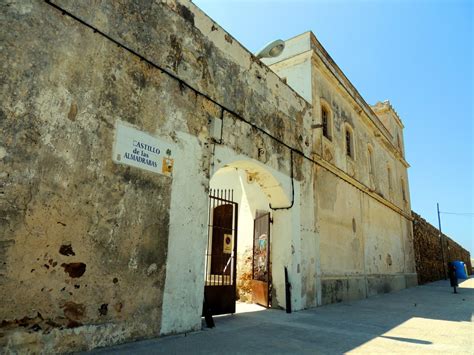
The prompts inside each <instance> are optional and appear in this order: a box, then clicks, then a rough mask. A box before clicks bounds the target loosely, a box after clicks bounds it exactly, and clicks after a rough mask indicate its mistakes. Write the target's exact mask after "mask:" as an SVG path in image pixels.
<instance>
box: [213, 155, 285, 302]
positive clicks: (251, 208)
mask: <svg viewBox="0 0 474 355" xmlns="http://www.w3.org/2000/svg"><path fill="white" fill-rule="evenodd" d="M215 161H216V162H217V164H215V166H214V173H213V175H212V178H211V179H210V188H211V189H230V190H233V193H234V201H235V202H237V203H238V204H239V227H238V241H237V280H238V281H237V288H238V297H240V300H241V301H244V302H249V301H252V298H251V292H252V290H251V288H250V280H251V279H252V262H253V259H252V256H253V249H252V248H253V245H254V220H255V218H256V217H257V216H261V215H262V214H265V213H270V218H271V220H272V221H273V224H271V225H270V227H269V229H270V236H271V237H270V245H271V247H270V265H271V267H270V270H269V272H271V285H272V288H271V294H270V295H269V296H270V298H271V300H272V307H278V306H282V305H284V304H285V283H284V267H285V266H290V264H291V263H292V260H291V255H292V252H291V250H292V234H293V230H292V229H293V228H292V227H293V213H292V212H293V211H291V210H284V209H283V210H278V209H277V210H274V209H272V208H271V207H273V208H278V207H288V206H290V205H291V203H292V200H291V199H292V187H291V178H290V177H289V176H288V175H285V174H282V173H281V172H278V171H276V170H274V169H272V168H271V167H270V166H267V165H264V164H262V163H260V162H258V161H255V160H253V159H250V158H248V157H245V156H238V155H236V154H229V150H227V149H226V152H225V154H222V155H219V153H218V152H216V160H215Z"/></svg>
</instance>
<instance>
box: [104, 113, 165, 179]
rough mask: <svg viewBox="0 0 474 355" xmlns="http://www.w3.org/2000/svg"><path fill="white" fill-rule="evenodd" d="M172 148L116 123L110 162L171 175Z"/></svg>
mask: <svg viewBox="0 0 474 355" xmlns="http://www.w3.org/2000/svg"><path fill="white" fill-rule="evenodd" d="M172 154H173V146H172V145H171V143H168V142H166V141H164V140H161V139H158V138H156V137H153V136H152V135H150V134H148V133H145V132H142V131H139V130H137V129H135V128H133V127H130V126H129V125H127V124H126V123H124V122H121V121H117V123H116V125H115V143H114V149H113V155H112V160H113V161H114V162H115V163H117V164H126V165H130V166H133V167H135V168H140V169H144V170H148V171H151V172H154V173H158V174H163V175H166V176H172V175H173V164H174V159H173V155H172Z"/></svg>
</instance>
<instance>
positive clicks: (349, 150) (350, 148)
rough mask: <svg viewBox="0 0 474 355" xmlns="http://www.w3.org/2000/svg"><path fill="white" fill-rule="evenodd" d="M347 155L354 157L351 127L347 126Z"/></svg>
mask: <svg viewBox="0 0 474 355" xmlns="http://www.w3.org/2000/svg"><path fill="white" fill-rule="evenodd" d="M346 155H347V156H348V157H351V158H354V142H353V139H352V132H351V131H350V129H349V128H346Z"/></svg>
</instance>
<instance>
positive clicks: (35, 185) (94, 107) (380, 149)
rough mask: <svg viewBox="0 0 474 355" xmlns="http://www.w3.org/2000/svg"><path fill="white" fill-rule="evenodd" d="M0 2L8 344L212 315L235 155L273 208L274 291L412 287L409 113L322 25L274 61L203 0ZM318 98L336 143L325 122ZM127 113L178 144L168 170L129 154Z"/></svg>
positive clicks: (349, 292) (300, 299)
mask: <svg viewBox="0 0 474 355" xmlns="http://www.w3.org/2000/svg"><path fill="white" fill-rule="evenodd" d="M1 16H2V24H3V26H4V28H8V31H2V32H1V38H0V40H1V42H2V44H3V48H2V62H3V66H2V71H1V80H2V82H3V83H4V84H3V86H2V95H1V96H2V110H1V116H0V130H1V132H2V135H1V137H0V179H1V186H0V188H1V195H0V226H1V229H0V260H1V261H2V263H1V266H0V294H1V295H2V302H1V304H0V322H1V328H0V334H1V335H0V346H2V347H3V348H4V349H6V350H7V351H8V350H12V351H26V350H30V351H33V352H41V351H42V352H45V353H47V352H57V351H68V350H84V349H90V348H94V347H98V346H106V345H110V344H115V343H119V342H124V341H129V340H133V339H139V338H146V337H153V336H159V335H162V334H173V333H182V332H189V331H193V330H197V329H200V327H201V312H202V301H203V288H204V254H205V250H206V242H207V233H208V226H207V224H208V192H209V186H210V181H211V178H213V177H215V176H216V175H218V173H222V172H224V173H229V174H230V172H231V170H232V171H233V172H232V173H235V172H238V173H239V174H240V176H241V178H242V177H243V176H248V177H251V179H250V178H249V180H248V184H246V185H245V184H242V186H243V189H244V188H246V189H248V191H254V190H257V189H258V190H259V191H260V194H261V195H258V194H257V192H252V193H253V199H252V196H250V198H249V199H248V200H249V202H248V203H249V206H250V207H249V210H248V211H247V213H248V215H249V216H250V217H249V218H250V220H251V216H252V215H254V214H255V210H256V208H267V209H269V210H271V213H272V226H271V229H272V241H271V250H272V252H271V264H272V270H271V273H272V306H274V307H284V306H285V304H286V302H291V304H292V307H293V309H294V310H299V309H304V308H308V307H313V306H317V305H321V304H325V303H330V302H338V301H341V300H345V299H354V298H361V297H368V296H370V295H373V294H376V293H380V292H388V291H390V290H395V289H400V288H403V287H407V286H410V285H413V284H416V275H415V269H414V256H413V241H412V225H411V215H410V201H409V191H408V181H407V175H406V169H407V167H408V164H407V163H406V162H405V160H404V158H403V146H402V145H401V144H402V143H403V141H401V142H402V143H401V144H399V143H398V142H397V138H396V137H397V136H398V135H401V136H402V128H403V126H402V124H401V121H400V120H399V118H398V116H397V115H396V112H395V111H394V110H393V108H392V107H391V106H390V105H389V104H388V103H382V104H379V105H377V106H374V107H370V106H368V105H367V104H366V103H365V101H364V100H363V99H362V98H361V97H360V95H358V94H357V91H356V90H355V88H353V87H352V85H351V84H350V82H349V81H348V80H347V78H345V76H344V75H343V73H342V72H341V71H340V69H339V68H337V66H336V65H335V63H333V62H332V60H330V57H329V55H328V54H327V53H326V52H325V51H324V49H323V48H322V47H321V45H320V44H319V43H318V42H317V40H316V38H315V37H314V35H312V34H311V35H307V34H305V36H306V37H304V39H305V40H307V42H305V43H307V47H305V48H304V50H303V52H304V53H303V54H302V53H301V51H300V52H298V51H296V52H298V53H296V54H297V55H295V56H287V57H285V55H286V54H285V53H284V54H283V57H282V58H287V59H288V58H290V59H291V60H290V61H289V62H286V63H283V62H281V63H280V64H278V63H277V64H275V65H273V64H272V63H268V64H269V65H271V68H272V69H270V68H269V67H268V66H266V65H265V64H263V63H262V62H261V61H260V60H258V59H257V58H256V57H255V56H253V55H252V54H251V53H249V52H248V51H247V50H246V49H245V48H243V47H242V46H241V45H240V44H239V43H238V42H237V41H236V40H234V39H233V38H232V37H231V36H230V35H229V34H228V33H226V32H225V31H224V30H223V29H222V28H221V27H219V26H218V25H217V24H216V23H215V22H213V21H212V20H211V19H209V18H208V17H207V16H206V15H205V14H204V13H203V12H201V11H200V10H199V9H198V8H197V7H196V6H195V5H194V4H192V3H190V2H178V1H153V2H151V1H133V2H132V1H126V2H116V1H113V2H112V1H111V2H103V1H96V0H88V1H80V2H79V1H72V0H55V1H51V2H43V1H35V0H31V1H9V2H8V4H7V3H5V4H2V13H1ZM293 44H295V43H293ZM287 48H288V49H291V48H292V43H291V42H290V41H287ZM293 54H295V53H293ZM300 64H301V65H302V66H303V68H302V67H300V66H299V65H300ZM279 66H280V68H279ZM291 68H293V69H291ZM300 69H304V70H306V71H304V70H303V72H304V73H306V74H308V75H306V76H305V78H306V79H308V81H306V79H305V80H300V81H298V80H296V79H295V77H294V76H292V75H291V71H292V70H300ZM273 70H275V72H277V73H278V74H279V75H280V76H281V77H287V78H288V80H287V81H288V83H289V85H287V84H286V83H285V81H284V80H283V79H282V78H281V77H280V76H278V75H277V74H275V72H274V71H273ZM285 70H288V71H290V72H289V73H287V74H285V73H284V71H285ZM341 83H342V85H341ZM300 94H301V96H300ZM321 105H327V109H328V110H329V112H330V113H331V119H332V121H331V125H332V126H331V127H332V134H333V136H332V140H330V139H329V140H328V139H326V138H325V137H323V136H322V132H321V130H320V129H315V128H312V125H314V124H318V123H320V122H321V119H322V118H321ZM118 122H122V123H123V124H126V125H129V126H130V127H133V128H134V129H136V130H139V131H141V132H145V133H147V134H148V135H150V136H152V137H156V138H159V139H161V140H163V141H166V142H168V143H169V144H170V145H171V146H172V149H171V150H172V151H173V158H174V166H173V172H172V175H171V176H166V175H163V174H155V173H152V172H150V171H147V170H143V169H137V168H133V167H130V166H127V165H123V164H117V163H115V162H114V161H113V159H112V158H113V157H112V151H113V149H114V148H113V147H114V144H115V143H116V140H117V138H116V130H117V129H116V127H117V125H118ZM216 126H219V127H221V129H219V130H216V129H215V127H216ZM346 129H350V130H351V132H352V144H353V147H352V149H353V154H354V155H353V156H352V157H351V158H347V157H346V148H345V146H344V144H345V143H344V142H345V133H346ZM395 129H396V130H397V132H394V131H393V130H395ZM367 144H371V147H372V149H373V151H374V160H375V161H374V167H376V170H375V171H373V176H371V174H369V173H368V171H369V170H370V169H369V165H368V164H369V163H368V159H367V155H366V154H367V153H366V151H367ZM114 159H115V158H114ZM387 164H389V165H390V167H391V172H392V173H393V180H390V179H391V178H390V177H389V179H387V178H386V177H385V174H386V173H387V169H386V168H387ZM401 180H403V181H405V184H406V187H405V193H404V198H403V197H402V196H403V194H402V192H401V185H400V184H399V183H398V182H399V181H401ZM389 181H390V182H389ZM250 182H252V183H250ZM244 185H245V186H244ZM247 185H248V186H247ZM260 196H264V198H265V199H268V203H267V201H265V204H263V203H262V198H260ZM247 197H248V196H247ZM255 200H258V201H255ZM258 203H260V205H258ZM252 204H253V205H252ZM269 204H270V205H271V206H272V208H270V206H269ZM278 207H282V209H273V208H278ZM242 227H245V228H247V229H251V227H252V226H251V225H250V224H248V223H247V225H246V226H242ZM285 267H286V268H287V269H288V273H289V278H290V281H291V284H292V297H291V299H289V300H287V299H286V298H285V283H284V268H285ZM244 272H245V270H244Z"/></svg>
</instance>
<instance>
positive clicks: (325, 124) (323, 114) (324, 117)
mask: <svg viewBox="0 0 474 355" xmlns="http://www.w3.org/2000/svg"><path fill="white" fill-rule="evenodd" d="M321 117H322V123H323V135H324V137H326V138H328V139H330V137H329V130H328V112H327V111H326V110H325V109H324V108H323V109H322V111H321Z"/></svg>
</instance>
